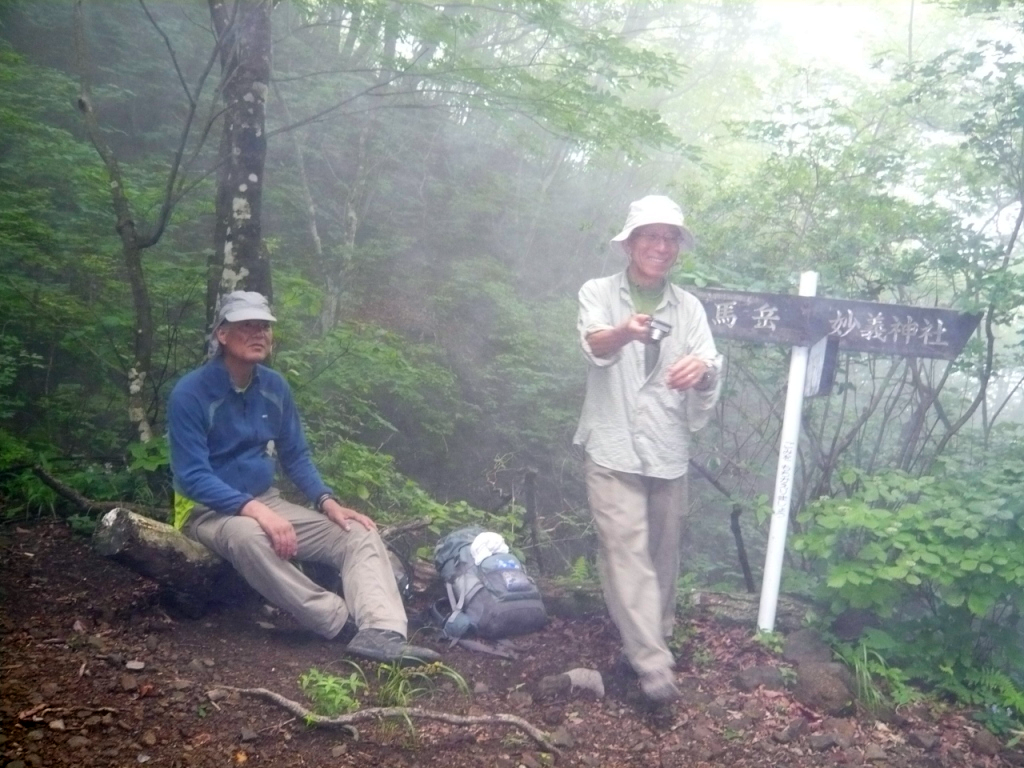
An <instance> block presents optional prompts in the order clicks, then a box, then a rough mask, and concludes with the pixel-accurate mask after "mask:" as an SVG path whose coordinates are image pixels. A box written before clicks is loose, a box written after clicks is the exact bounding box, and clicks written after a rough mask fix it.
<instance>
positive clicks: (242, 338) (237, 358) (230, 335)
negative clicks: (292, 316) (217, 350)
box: [217, 320, 274, 365]
mask: <svg viewBox="0 0 1024 768" xmlns="http://www.w3.org/2000/svg"><path fill="white" fill-rule="evenodd" d="M217 341H218V342H220V346H221V349H222V350H223V352H224V359H225V360H226V361H227V362H228V363H229V364H241V365H255V364H256V363H262V362H263V361H264V360H266V359H267V357H268V356H269V355H270V350H271V348H272V347H273V344H274V326H273V325H272V324H271V323H269V322H268V321H266V320H242V321H241V322H238V323H223V324H221V326H220V327H219V328H218V329H217Z"/></svg>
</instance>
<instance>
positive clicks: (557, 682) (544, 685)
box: [509, 674, 572, 698]
mask: <svg viewBox="0 0 1024 768" xmlns="http://www.w3.org/2000/svg"><path fill="white" fill-rule="evenodd" d="M571 688H572V680H570V679H569V676H568V675H565V674H561V675H546V676H545V677H542V678H541V679H540V682H539V683H538V684H537V694H538V695H540V696H543V697H550V696H557V695H559V694H564V693H568V692H569V690H570V689H571ZM509 698H511V697H509Z"/></svg>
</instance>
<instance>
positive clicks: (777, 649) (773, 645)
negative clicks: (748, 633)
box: [754, 630, 783, 656]
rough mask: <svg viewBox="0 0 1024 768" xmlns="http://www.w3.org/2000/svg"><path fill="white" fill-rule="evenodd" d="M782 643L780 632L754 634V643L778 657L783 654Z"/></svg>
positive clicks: (759, 631) (758, 632)
mask: <svg viewBox="0 0 1024 768" xmlns="http://www.w3.org/2000/svg"><path fill="white" fill-rule="evenodd" d="M782 641H783V636H782V635H781V634H779V633H778V632H763V631H761V630H758V631H757V632H756V633H755V634H754V642H755V643H757V644H758V645H760V646H761V647H762V648H764V649H765V650H767V651H769V652H770V653H773V654H775V655H776V656H779V655H781V654H782Z"/></svg>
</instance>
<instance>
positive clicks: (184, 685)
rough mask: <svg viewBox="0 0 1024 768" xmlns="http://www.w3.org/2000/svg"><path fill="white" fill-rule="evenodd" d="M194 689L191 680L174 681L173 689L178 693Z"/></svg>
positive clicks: (172, 682) (172, 683)
mask: <svg viewBox="0 0 1024 768" xmlns="http://www.w3.org/2000/svg"><path fill="white" fill-rule="evenodd" d="M191 687H192V681H191V680H172V681H171V688H173V689H174V690H176V691H185V690H188V689H189V688H191Z"/></svg>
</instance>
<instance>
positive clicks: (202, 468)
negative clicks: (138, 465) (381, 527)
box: [167, 357, 330, 515]
mask: <svg viewBox="0 0 1024 768" xmlns="http://www.w3.org/2000/svg"><path fill="white" fill-rule="evenodd" d="M167 418H168V433H169V437H170V444H171V471H172V472H173V474H174V490H175V491H176V492H177V493H178V494H180V495H183V496H186V497H187V498H189V499H191V500H192V501H195V502H198V503H199V504H203V505H205V506H207V507H209V508H210V509H213V510H216V511H217V512H221V513H223V514H228V515H236V514H238V511H239V510H240V509H241V508H242V507H243V506H245V504H246V503H247V502H248V501H249V500H250V499H252V498H253V497H255V496H259V495H260V494H261V493H264V492H265V491H267V489H269V488H270V486H271V485H272V484H273V482H274V471H275V460H277V461H280V463H281V468H282V469H283V470H284V472H285V474H286V475H287V476H288V477H289V478H290V479H291V481H292V482H294V483H295V485H296V486H298V488H299V490H301V491H302V492H303V493H304V494H305V495H306V496H307V497H308V498H309V499H310V500H316V499H318V498H319V497H320V496H321V495H323V494H325V493H330V488H328V487H327V486H326V485H324V481H323V480H322V479H321V478H320V473H319V472H317V471H316V467H314V466H313V462H312V461H311V460H310V457H309V446H308V445H307V443H306V437H305V435H304V434H303V432H302V425H301V424H300V423H299V414H298V412H297V411H296V409H295V402H294V401H293V400H292V393H291V390H290V389H289V388H288V384H287V382H285V380H284V378H283V377H282V376H281V374H279V373H277V371H274V370H272V369H270V368H267V367H266V366H263V365H257V366H256V370H255V371H254V372H253V379H252V381H251V382H250V383H249V386H248V387H247V388H246V390H245V391H244V392H239V391H238V390H236V389H235V388H234V386H233V385H232V384H231V378H230V376H229V375H228V371H227V368H225V367H224V361H223V359H222V358H220V357H215V358H213V359H212V360H210V361H209V362H208V363H206V364H205V365H203V366H200V367H199V368H196V369H195V370H194V371H191V372H190V373H187V374H186V375H185V376H183V377H182V378H181V380H180V381H178V383H177V384H176V385H175V387H174V389H173V391H172V392H171V398H170V402H169V404H168V416H167Z"/></svg>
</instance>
